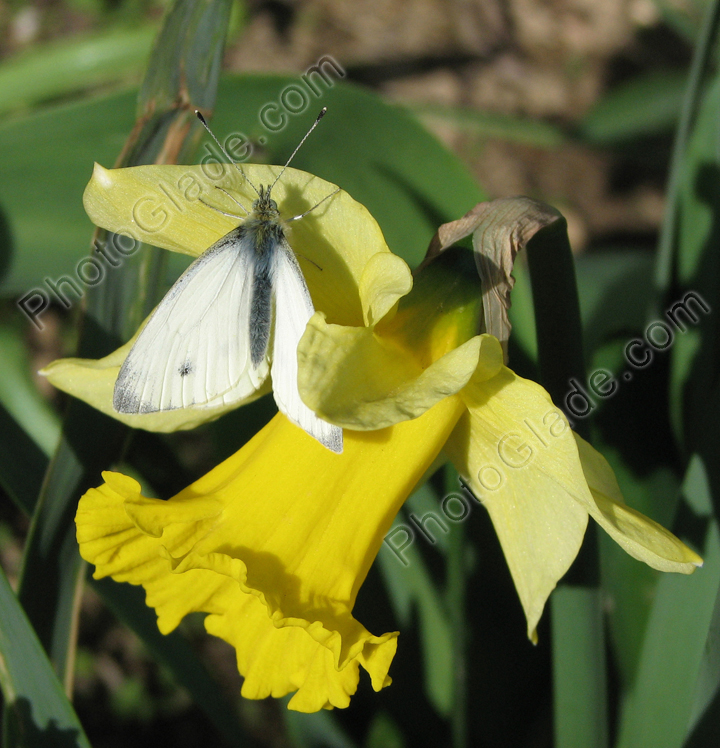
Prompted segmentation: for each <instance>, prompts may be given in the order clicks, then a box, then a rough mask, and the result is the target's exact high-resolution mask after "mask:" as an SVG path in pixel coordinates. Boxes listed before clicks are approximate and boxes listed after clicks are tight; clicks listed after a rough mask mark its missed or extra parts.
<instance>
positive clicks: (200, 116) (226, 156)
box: [195, 109, 317, 195]
mask: <svg viewBox="0 0 720 748" xmlns="http://www.w3.org/2000/svg"><path fill="white" fill-rule="evenodd" d="M195 116H196V117H197V118H198V119H199V120H200V122H201V123H202V126H203V127H204V128H205V129H206V130H207V131H208V135H210V137H211V138H212V139H213V140H214V141H215V142H216V143H217V145H218V148H219V149H220V150H221V151H222V152H223V153H224V154H225V158H226V159H228V161H230V163H231V164H232V165H233V166H234V167H235V168H236V169H237V170H238V171H239V172H240V173H241V174H242V176H243V179H245V181H246V182H247V183H248V184H249V185H250V186H251V187H252V188H253V189H254V190H255V192H257V194H258V195H260V193H259V192H258V188H257V187H256V186H255V185H254V184H253V183H252V182H251V181H250V180H249V179H248V177H247V174H245V172H244V171H243V170H242V168H241V167H240V165H239V164H238V162H237V161H236V160H235V159H234V158H233V157H232V156H231V155H230V154H229V153H228V152H227V151H226V150H225V148H224V147H223V144H222V143H221V142H220V141H219V140H218V139H217V138H216V137H215V133H214V132H213V131H212V130H211V129H210V125H208V123H207V122H206V121H205V117H203V116H202V113H201V112H200V111H199V110H197V109H196V110H195ZM316 124H317V123H316ZM311 132H312V130H311ZM309 134H310V133H308V135H309ZM305 137H307V135H306V136H305ZM304 139H305V138H303V140H304ZM301 145H302V143H301ZM294 155H295V154H294V153H293V156H294Z"/></svg>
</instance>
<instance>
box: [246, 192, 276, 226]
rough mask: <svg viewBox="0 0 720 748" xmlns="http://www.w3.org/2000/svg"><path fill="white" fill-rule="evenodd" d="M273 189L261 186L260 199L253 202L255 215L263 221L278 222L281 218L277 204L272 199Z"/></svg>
mask: <svg viewBox="0 0 720 748" xmlns="http://www.w3.org/2000/svg"><path fill="white" fill-rule="evenodd" d="M270 189H271V187H269V186H268V187H263V185H260V189H259V190H258V199H257V200H255V201H254V202H253V206H252V207H253V214H254V215H255V216H256V217H257V218H259V219H260V220H261V221H262V220H264V221H276V220H277V219H278V218H279V217H280V211H279V209H278V205H277V203H276V202H275V201H274V200H273V199H272V198H271V197H270Z"/></svg>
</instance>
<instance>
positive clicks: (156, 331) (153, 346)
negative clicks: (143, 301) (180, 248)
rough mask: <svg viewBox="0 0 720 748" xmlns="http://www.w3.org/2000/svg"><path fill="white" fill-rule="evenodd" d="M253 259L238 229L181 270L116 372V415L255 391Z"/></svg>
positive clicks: (258, 372)
mask: <svg viewBox="0 0 720 748" xmlns="http://www.w3.org/2000/svg"><path fill="white" fill-rule="evenodd" d="M254 261H255V257H254V252H253V247H252V243H251V242H250V241H249V239H248V238H247V237H246V236H245V235H244V232H243V230H242V227H240V228H238V229H235V230H234V231H231V232H230V233H229V234H227V235H226V236H224V237H223V238H222V239H220V240H219V241H217V242H216V243H215V244H213V245H212V246H211V247H210V248H209V249H208V250H207V251H206V252H204V253H203V254H202V255H201V256H200V257H199V258H198V259H197V260H195V262H194V263H193V264H192V265H191V266H190V267H189V268H188V269H187V270H186V271H185V273H184V274H183V275H182V276H181V277H180V279H179V280H178V281H177V282H176V283H175V285H174V286H173V287H172V288H171V289H170V291H169V292H168V294H167V295H166V296H165V298H164V299H163V300H162V301H161V302H160V304H159V305H158V307H157V308H156V309H155V311H154V312H153V314H152V315H151V317H150V319H149V320H148V323H147V325H146V326H145V328H144V329H143V331H142V332H141V333H140V336H139V337H138V339H137V340H136V341H135V345H134V346H133V347H132V349H131V351H130V353H129V355H128V357H127V359H126V360H125V363H124V364H123V366H122V368H121V369H120V374H119V376H118V378H117V381H116V383H115V392H114V397H113V405H114V407H115V409H116V410H117V411H118V412H120V413H151V412H155V411H160V410H172V409H173V408H185V407H188V406H190V405H200V406H202V405H206V404H208V403H210V402H212V404H213V405H219V404H229V403H231V402H234V401H236V400H240V399H243V398H246V397H248V396H249V395H250V394H252V393H253V392H254V391H255V390H256V389H258V387H259V386H260V385H261V384H262V382H263V381H264V380H265V378H266V377H267V372H268V366H267V362H266V360H265V359H263V360H262V361H260V362H258V364H257V365H253V364H252V363H251V361H250V331H249V329H248V325H247V320H248V318H249V315H250V305H251V300H252V278H253V273H254Z"/></svg>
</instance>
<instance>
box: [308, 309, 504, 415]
mask: <svg viewBox="0 0 720 748" xmlns="http://www.w3.org/2000/svg"><path fill="white" fill-rule="evenodd" d="M298 365H299V375H298V386H299V389H300V395H301V397H302V398H303V400H304V401H305V403H306V404H307V406H308V407H309V408H311V409H312V410H314V411H315V412H316V413H317V414H318V415H319V416H320V417H321V418H325V419H326V420H328V421H331V422H332V423H334V424H336V425H338V426H342V427H344V428H349V429H357V430H372V429H381V428H386V427H387V426H391V425H393V424H395V423H400V422H402V421H406V420H408V419H412V418H417V417H418V416H420V415H422V414H423V413H424V412H425V411H427V410H428V409H429V408H431V407H432V406H433V405H435V404H436V403H438V402H440V401H441V400H442V399H443V398H446V397H449V396H450V395H454V394H455V393H457V392H459V391H460V390H461V389H462V388H463V387H465V385H466V384H467V383H468V381H469V380H470V377H471V376H473V374H475V373H476V372H484V373H485V376H492V375H494V374H495V373H496V372H497V371H498V369H499V368H500V366H501V365H502V353H501V351H500V347H499V345H498V343H497V340H496V339H495V338H493V337H491V336H489V335H478V336H476V337H474V338H472V339H470V340H468V341H467V342H465V343H463V344H462V345H460V346H458V347H457V348H455V349H454V350H451V351H450V352H449V353H446V354H445V355H444V356H442V357H441V358H439V359H438V360H437V361H435V362H434V363H432V364H431V365H430V366H429V367H428V368H426V369H424V370H423V368H422V367H421V365H420V363H419V362H418V361H417V360H416V359H415V358H414V357H413V356H412V355H410V354H409V353H408V351H407V349H405V348H403V347H400V346H399V345H398V344H397V343H396V342H395V341H394V339H393V338H390V337H386V336H380V335H378V334H377V333H375V332H374V331H373V330H372V329H371V328H367V327H342V326H340V325H328V324H327V323H326V322H325V320H324V319H323V317H322V316H321V315H319V314H316V315H315V316H314V317H313V318H312V319H311V320H310V322H308V326H307V328H306V330H305V335H304V336H303V338H302V340H301V341H300V345H299V346H298ZM478 376H480V375H479V374H478Z"/></svg>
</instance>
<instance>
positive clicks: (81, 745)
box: [0, 569, 90, 748]
mask: <svg viewBox="0 0 720 748" xmlns="http://www.w3.org/2000/svg"><path fill="white" fill-rule="evenodd" d="M0 610H2V615H1V616H0V685H1V686H2V691H3V697H4V699H5V719H4V728H5V734H4V743H3V744H4V745H5V746H6V748H21V747H22V748H90V743H89V742H88V739H87V737H86V736H85V733H84V731H83V728H82V725H81V724H80V721H79V720H78V718H77V715H76V714H75V710H74V709H73V708H72V705H71V704H70V702H69V701H68V700H67V697H66V696H65V694H64V693H63V688H62V686H61V684H60V681H59V680H58V679H57V676H56V675H55V672H54V671H53V668H52V665H51V664H50V662H49V661H48V659H47V656H46V655H45V651H44V650H43V648H42V645H41V644H40V642H39V641H38V638H37V636H36V635H35V632H34V631H33V628H32V626H31V625H30V622H29V621H28V619H27V616H26V615H25V613H24V611H23V609H22V608H21V607H20V603H19V602H18V600H17V598H16V597H15V594H14V593H13V591H12V588H11V587H10V584H9V582H8V580H7V577H6V576H5V573H4V572H3V571H2V570H1V569H0Z"/></svg>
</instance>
